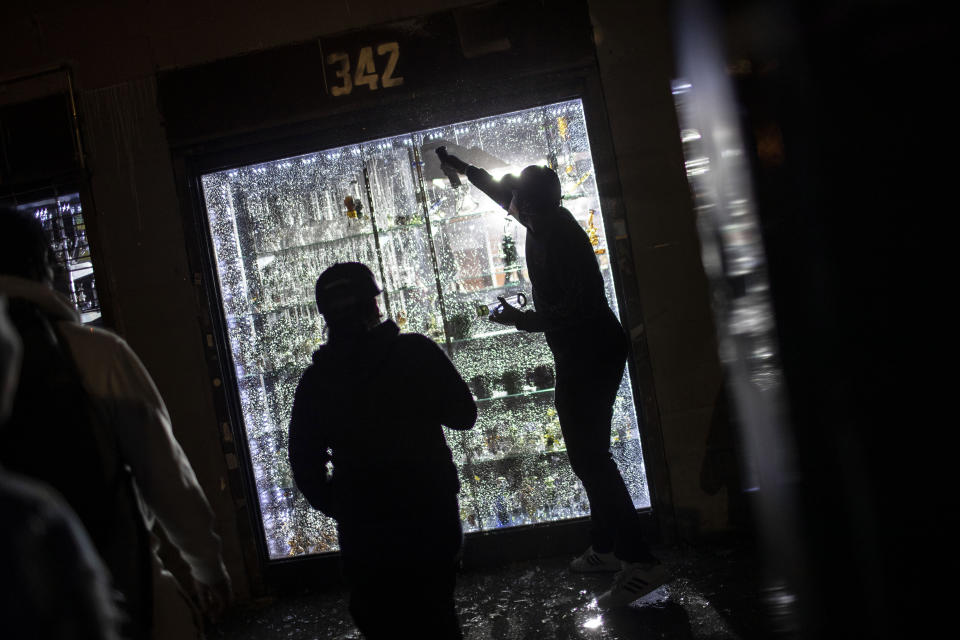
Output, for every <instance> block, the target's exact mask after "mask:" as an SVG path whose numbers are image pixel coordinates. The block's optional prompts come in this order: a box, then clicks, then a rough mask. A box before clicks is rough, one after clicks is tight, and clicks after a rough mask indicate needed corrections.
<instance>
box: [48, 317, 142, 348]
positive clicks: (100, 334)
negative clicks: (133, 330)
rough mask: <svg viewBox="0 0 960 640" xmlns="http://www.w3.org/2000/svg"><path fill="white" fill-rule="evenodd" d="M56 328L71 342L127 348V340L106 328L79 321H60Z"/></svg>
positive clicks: (102, 346)
mask: <svg viewBox="0 0 960 640" xmlns="http://www.w3.org/2000/svg"><path fill="white" fill-rule="evenodd" d="M57 330H58V331H59V332H60V333H61V334H62V335H63V336H64V337H65V338H66V339H67V340H68V341H69V342H70V343H71V344H74V343H79V344H85V345H95V346H97V347H101V348H114V349H124V350H129V349H130V347H129V346H128V345H127V341H126V340H124V339H123V338H121V337H120V336H118V335H117V334H115V333H114V332H112V331H110V330H108V329H101V328H99V327H91V326H90V325H85V324H80V323H79V322H60V323H58V325H57Z"/></svg>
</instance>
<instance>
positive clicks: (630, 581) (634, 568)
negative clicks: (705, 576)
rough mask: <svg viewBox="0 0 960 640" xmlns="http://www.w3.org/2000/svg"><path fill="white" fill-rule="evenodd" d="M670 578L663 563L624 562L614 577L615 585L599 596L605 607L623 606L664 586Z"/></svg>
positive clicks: (599, 602)
mask: <svg viewBox="0 0 960 640" xmlns="http://www.w3.org/2000/svg"><path fill="white" fill-rule="evenodd" d="M668 578H669V572H668V571H667V568H666V566H665V565H664V564H663V563H660V562H658V563H656V564H645V563H640V562H632V563H626V562H624V563H623V569H622V570H621V571H620V572H619V573H618V574H617V575H616V576H614V578H613V587H611V588H610V590H609V591H606V592H604V593H603V594H601V595H600V597H599V598H597V606H599V607H601V608H603V609H612V608H614V607H623V606H625V605H628V604H630V603H631V602H633V601H634V600H637V599H638V598H642V597H643V596H645V595H647V594H648V593H650V592H651V591H653V590H654V589H657V588H658V587H660V586H662V585H663V583H664V582H666V581H667V579H668Z"/></svg>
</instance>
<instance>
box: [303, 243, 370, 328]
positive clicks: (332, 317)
mask: <svg viewBox="0 0 960 640" xmlns="http://www.w3.org/2000/svg"><path fill="white" fill-rule="evenodd" d="M379 294H380V287H379V285H377V281H376V278H374V276H373V272H372V271H370V269H369V268H367V266H366V265H364V264H361V263H359V262H340V263H337V264H335V265H333V266H332V267H329V268H328V269H326V270H325V271H324V272H323V273H321V274H320V277H319V278H317V286H316V298H317V310H318V311H319V312H320V313H321V314H322V315H323V319H324V320H325V321H326V323H327V326H328V327H329V329H330V339H331V340H340V339H341V338H346V337H349V336H356V335H359V334H362V333H365V332H367V331H369V330H370V329H372V328H373V327H375V326H376V325H377V324H379V323H380V308H379V307H378V306H377V296H378V295H379Z"/></svg>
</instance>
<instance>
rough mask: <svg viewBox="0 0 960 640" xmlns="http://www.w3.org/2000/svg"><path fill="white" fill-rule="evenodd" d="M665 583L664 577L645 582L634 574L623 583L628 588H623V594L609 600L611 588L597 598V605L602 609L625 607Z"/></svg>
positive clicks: (611, 596) (611, 595)
mask: <svg viewBox="0 0 960 640" xmlns="http://www.w3.org/2000/svg"><path fill="white" fill-rule="evenodd" d="M666 583H667V578H666V577H662V578H660V579H658V580H654V581H653V582H647V581H646V580H644V579H643V578H639V577H636V576H634V577H633V578H630V579H629V580H627V582H626V583H625V585H624V586H625V587H629V588H628V589H624V591H626V593H625V594H624V595H623V596H620V597H618V598H616V599H615V600H614V602H610V601H609V600H610V599H612V598H613V594H612V593H611V591H612V590H611V591H606V592H604V593H603V594H602V595H601V596H600V597H599V598H597V606H598V607H601V608H604V609H615V608H617V607H625V606H627V605H628V604H630V603H632V602H636V601H637V600H639V599H640V598H642V597H644V596H646V595H650V594H651V593H653V592H654V591H656V590H657V589H659V588H660V587H662V586H663V585H665V584H666ZM623 598H630V599H629V600H623Z"/></svg>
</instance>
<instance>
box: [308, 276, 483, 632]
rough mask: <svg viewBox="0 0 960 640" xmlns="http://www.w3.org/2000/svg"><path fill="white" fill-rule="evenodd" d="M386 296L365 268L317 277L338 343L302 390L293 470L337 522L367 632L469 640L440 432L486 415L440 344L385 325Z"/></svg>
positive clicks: (321, 304)
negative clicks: (458, 601)
mask: <svg viewBox="0 0 960 640" xmlns="http://www.w3.org/2000/svg"><path fill="white" fill-rule="evenodd" d="M379 293H380V288H379V286H378V285H377V283H376V280H375V279H374V276H373V273H372V272H371V271H370V269H368V268H367V267H366V266H365V265H363V264H360V263H357V262H348V263H339V264H335V265H333V266H332V267H330V268H329V269H327V270H326V271H324V272H323V273H322V274H321V275H320V277H319V278H318V279H317V285H316V298H317V308H318V310H319V311H320V313H321V314H322V315H323V317H324V320H325V322H326V324H327V328H328V330H329V341H328V342H327V343H326V344H324V345H322V346H321V347H320V348H319V349H318V350H317V351H316V352H314V354H313V363H312V364H311V365H310V366H309V367H307V369H306V371H304V373H303V376H302V377H301V378H300V383H299V385H298V386H297V390H296V394H295V396H294V401H293V411H292V415H291V418H290V437H289V447H290V450H289V454H290V466H291V468H292V470H293V477H294V481H295V482H296V485H297V487H298V488H299V489H300V491H301V492H302V493H303V495H304V496H305V497H306V498H307V500H308V501H309V502H310V504H311V505H312V506H313V507H314V508H316V509H318V510H320V511H322V512H323V513H325V514H326V515H328V516H330V517H332V518H334V519H335V520H336V521H337V532H338V537H339V541H340V551H341V557H342V562H343V571H344V577H345V579H346V581H347V584H348V585H349V588H350V613H351V615H352V616H353V619H354V621H355V622H356V624H357V627H358V628H359V629H360V631H361V632H363V634H364V635H365V636H366V637H368V638H394V637H397V636H406V635H409V634H415V635H417V636H418V637H423V638H444V639H445V638H461V637H462V633H461V631H460V626H459V622H458V620H457V614H456V609H455V604H454V598H453V592H454V586H455V579H456V562H457V557H458V555H459V551H460V548H461V544H462V539H463V534H462V529H461V525H460V509H459V506H458V503H457V494H458V492H459V491H460V482H459V478H458V475H457V469H456V467H455V466H454V463H453V458H452V455H451V453H450V449H449V447H448V446H447V443H446V439H445V437H444V433H443V429H442V428H441V425H444V426H446V427H448V428H451V429H458V430H462V429H469V428H471V427H472V426H473V424H474V422H475V421H476V419H477V407H476V404H475V403H474V401H473V396H472V395H471V393H470V389H469V388H468V387H467V384H466V383H465V382H464V381H463V378H461V377H460V374H459V373H458V372H457V370H456V369H455V368H454V366H453V364H452V363H451V362H450V360H449V359H448V358H447V356H446V354H444V352H443V351H442V350H441V349H440V347H438V346H437V345H436V343H434V342H433V341H432V340H430V339H429V338H427V337H426V336H423V335H420V334H416V333H408V334H402V335H401V334H400V330H399V328H398V327H397V325H396V324H395V323H394V322H393V321H392V320H386V321H383V322H381V319H380V310H379V307H378V306H377V300H376V296H377V295H378V294H379ZM328 463H329V465H328ZM328 466H332V470H331V469H329V468H328Z"/></svg>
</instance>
